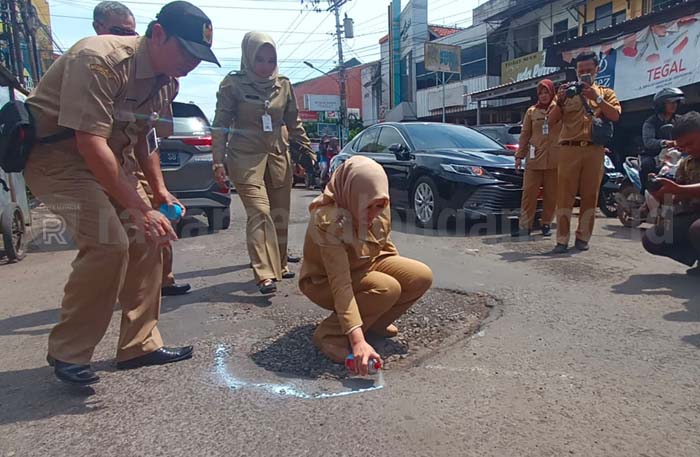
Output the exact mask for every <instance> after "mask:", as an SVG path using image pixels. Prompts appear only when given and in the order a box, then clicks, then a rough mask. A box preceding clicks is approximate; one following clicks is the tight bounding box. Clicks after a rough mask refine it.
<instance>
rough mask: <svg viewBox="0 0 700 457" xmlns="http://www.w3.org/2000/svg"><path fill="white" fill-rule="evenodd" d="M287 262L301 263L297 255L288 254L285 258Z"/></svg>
mask: <svg viewBox="0 0 700 457" xmlns="http://www.w3.org/2000/svg"><path fill="white" fill-rule="evenodd" d="M287 262H289V263H299V262H301V257H299V256H297V255H291V254H290V255H288V256H287Z"/></svg>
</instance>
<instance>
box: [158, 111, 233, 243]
mask: <svg viewBox="0 0 700 457" xmlns="http://www.w3.org/2000/svg"><path fill="white" fill-rule="evenodd" d="M159 143H160V166H161V168H162V169H163V178H164V179H165V185H166V187H167V188H168V190H170V192H172V194H173V195H175V197H177V198H178V199H179V200H180V201H181V202H182V204H183V205H185V207H186V208H187V214H188V215H192V216H194V215H197V214H202V213H203V214H205V215H206V216H207V221H208V223H209V229H211V230H222V229H227V228H228V227H229V225H230V224H231V213H230V209H229V208H230V206H231V194H230V191H229V188H228V187H223V188H222V187H221V186H219V185H218V184H217V183H216V182H215V181H214V173H213V171H212V164H213V158H212V149H211V146H212V138H211V127H210V125H209V121H208V120H207V117H206V116H205V115H204V113H203V112H202V110H201V109H199V107H198V106H197V105H195V104H193V103H178V102H173V135H172V136H170V137H168V138H163V139H160V141H159Z"/></svg>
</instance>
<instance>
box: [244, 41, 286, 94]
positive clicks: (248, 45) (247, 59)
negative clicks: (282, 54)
mask: <svg viewBox="0 0 700 457" xmlns="http://www.w3.org/2000/svg"><path fill="white" fill-rule="evenodd" d="M266 44H269V45H270V46H272V47H273V48H274V49H275V54H276V53H277V45H276V44H275V41H274V40H273V39H272V38H271V37H270V36H269V35H268V34H266V33H263V32H248V33H246V34H245V36H244V37H243V43H242V44H241V51H242V53H243V55H242V56H241V73H243V74H245V75H246V76H247V77H248V79H250V80H251V81H252V82H253V83H254V84H255V86H256V87H257V88H258V89H269V88H271V87H272V86H273V85H274V84H275V82H277V75H278V69H279V67H278V68H275V71H274V72H273V73H272V75H270V77H268V78H263V77H260V76H258V75H257V74H255V72H254V71H253V68H255V56H257V55H258V51H260V48H262V47H263V46H264V45H266Z"/></svg>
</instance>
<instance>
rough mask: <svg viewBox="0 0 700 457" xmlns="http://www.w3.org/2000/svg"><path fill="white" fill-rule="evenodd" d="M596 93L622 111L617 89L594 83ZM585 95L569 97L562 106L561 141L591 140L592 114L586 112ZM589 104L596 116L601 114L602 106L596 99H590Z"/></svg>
mask: <svg viewBox="0 0 700 457" xmlns="http://www.w3.org/2000/svg"><path fill="white" fill-rule="evenodd" d="M593 89H595V91H596V93H597V94H598V95H600V96H601V97H603V100H605V101H606V102H608V103H609V104H610V105H612V106H614V107H615V109H617V111H618V112H622V106H621V105H620V102H619V101H618V100H617V96H616V95H615V91H613V90H612V89H610V88H607V87H599V86H597V85H595V84H594V85H593ZM583 103H584V97H583V96H576V97H572V98H567V99H566V100H565V101H564V106H563V107H562V120H561V122H562V126H561V134H560V136H559V142H560V143H562V142H565V141H574V142H577V141H587V142H589V143H590V142H591V125H592V123H593V121H592V118H591V116H589V115H588V113H587V112H586V108H585V107H584V104H583ZM588 105H589V106H590V107H591V110H592V111H593V113H594V114H595V115H596V116H600V115H601V113H600V107H599V106H598V104H597V103H596V101H595V100H588Z"/></svg>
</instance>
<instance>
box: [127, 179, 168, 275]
mask: <svg viewBox="0 0 700 457" xmlns="http://www.w3.org/2000/svg"><path fill="white" fill-rule="evenodd" d="M136 176H137V177H138V179H139V182H140V183H141V186H142V187H143V189H144V191H146V195H148V199H149V200H150V201H151V206H153V208H155V209H158V208H156V207H155V203H154V201H153V200H154V197H153V192H152V191H151V187H150V185H149V184H148V181H146V177H145V176H144V175H143V173H137V175H136ZM173 284H175V275H173V245H172V244H168V245H167V246H163V281H162V284H161V287H165V286H172V285H173Z"/></svg>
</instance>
